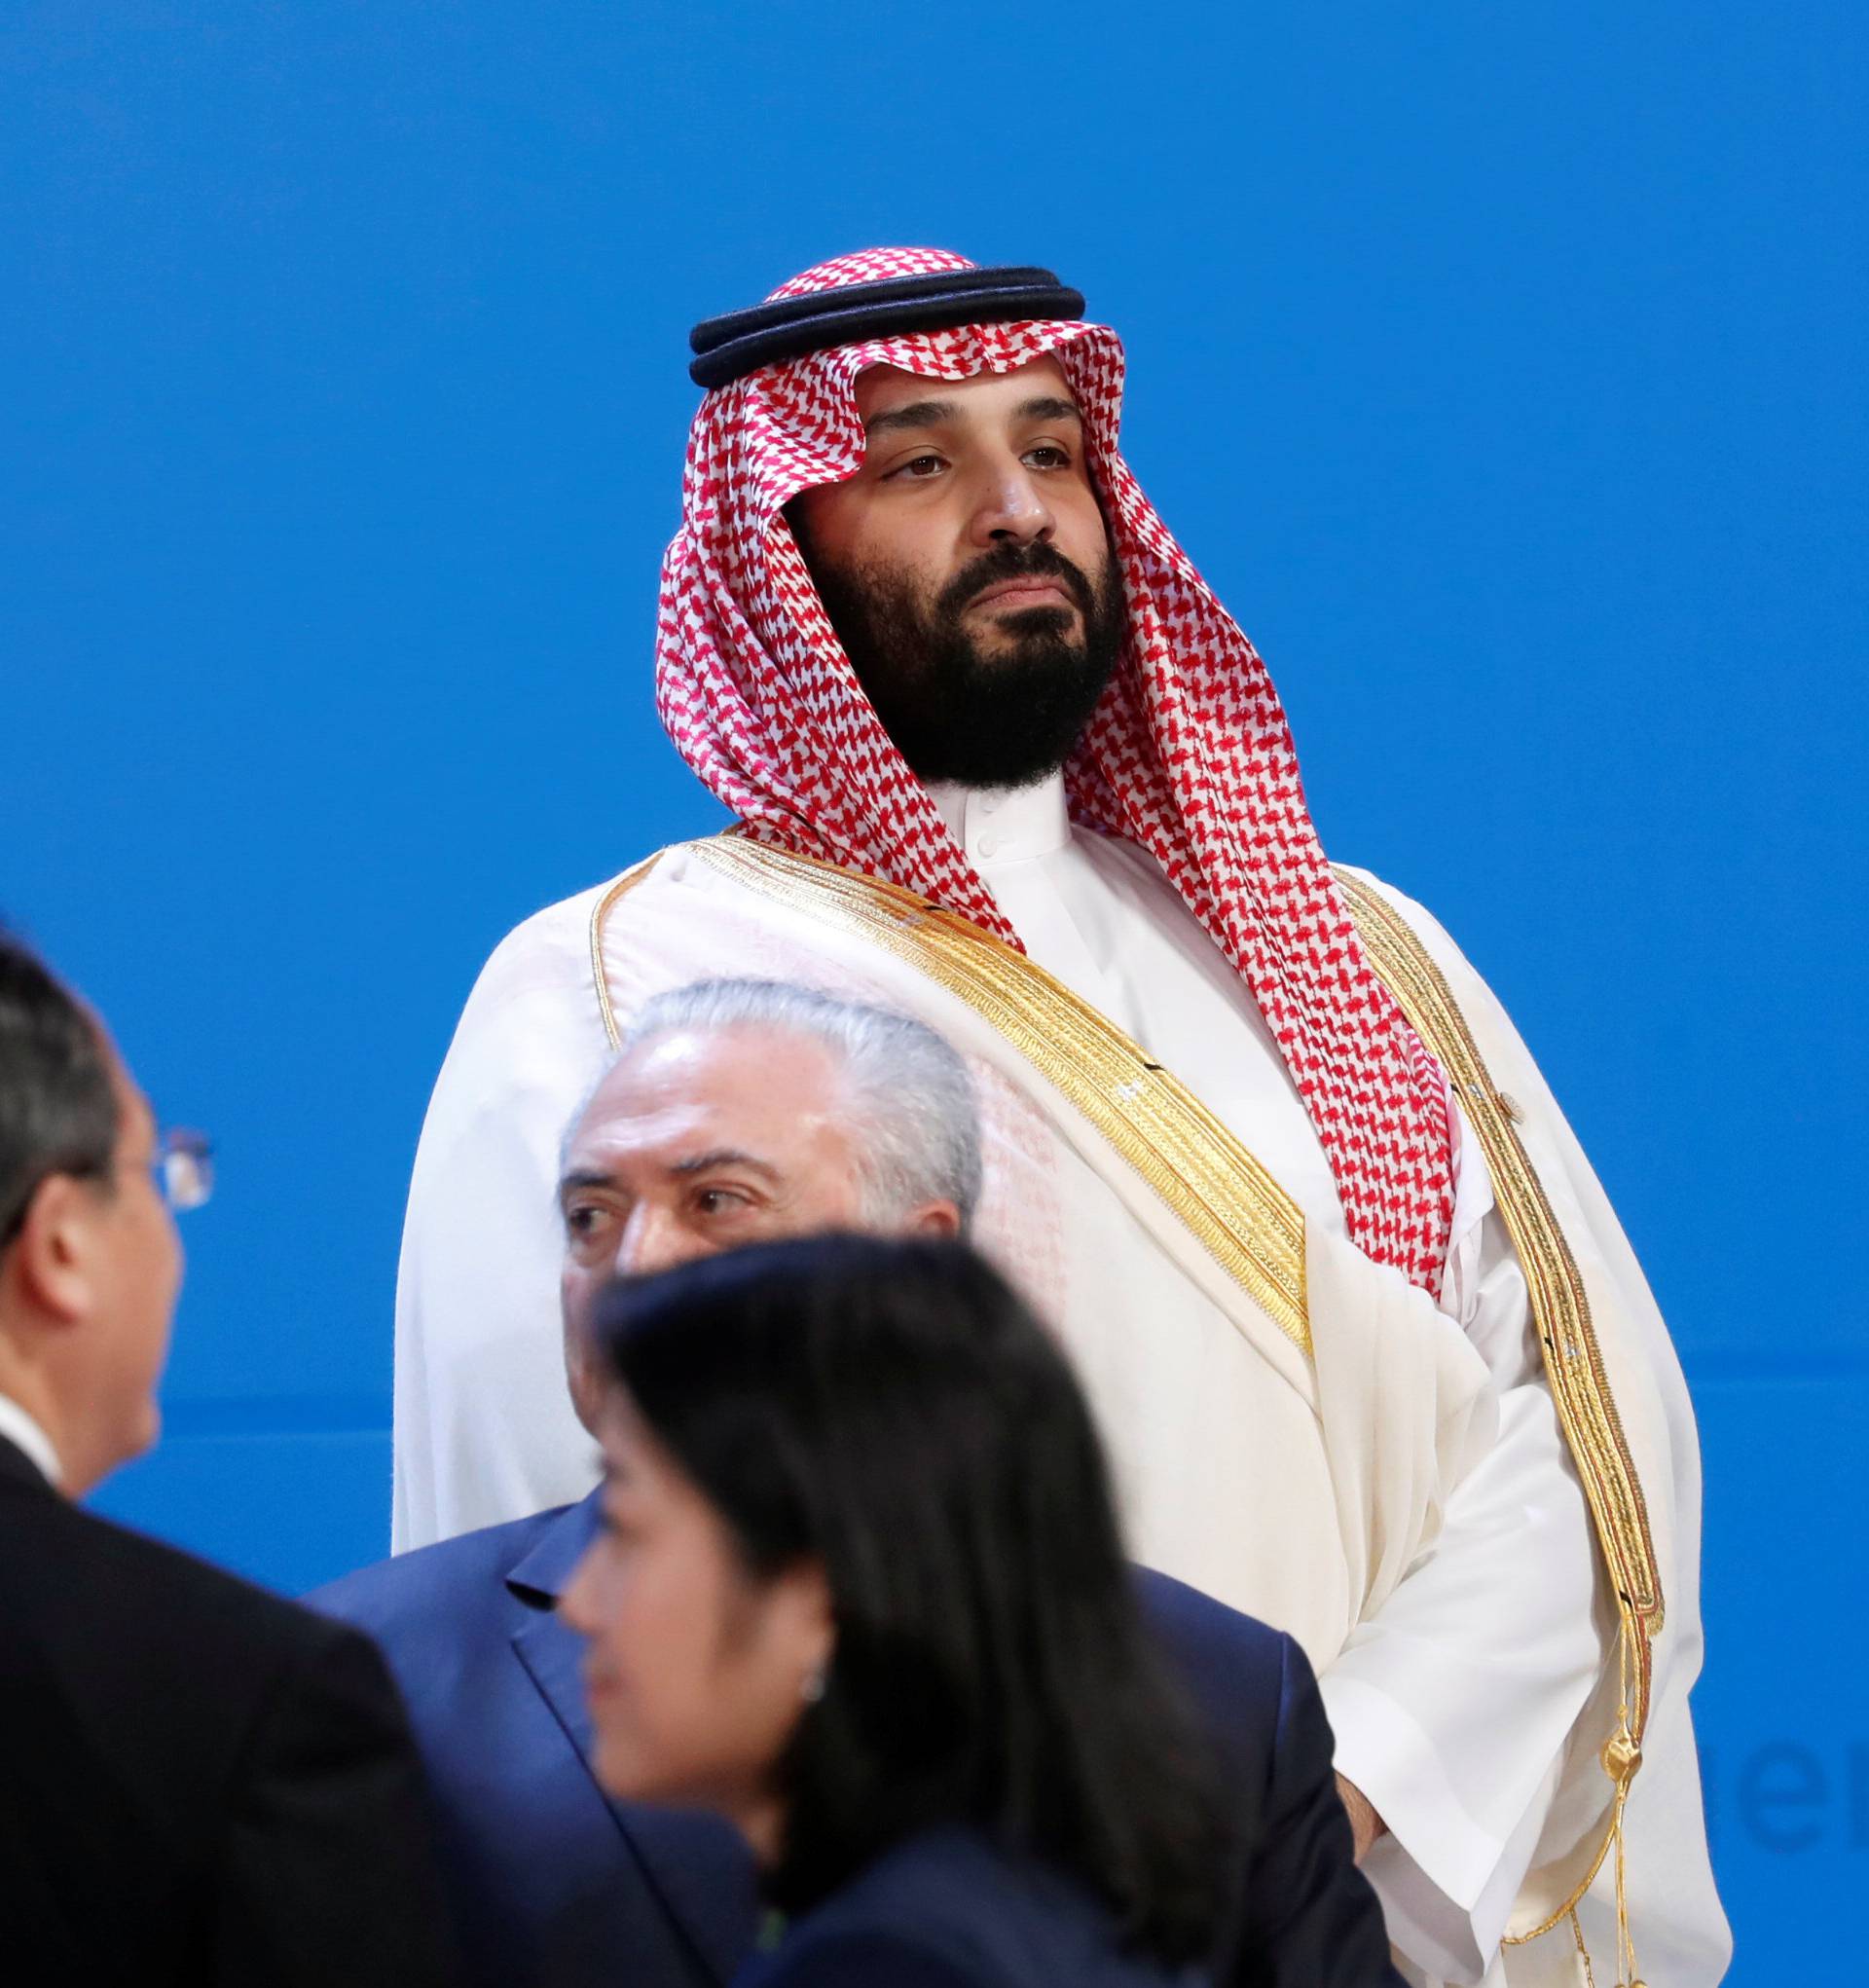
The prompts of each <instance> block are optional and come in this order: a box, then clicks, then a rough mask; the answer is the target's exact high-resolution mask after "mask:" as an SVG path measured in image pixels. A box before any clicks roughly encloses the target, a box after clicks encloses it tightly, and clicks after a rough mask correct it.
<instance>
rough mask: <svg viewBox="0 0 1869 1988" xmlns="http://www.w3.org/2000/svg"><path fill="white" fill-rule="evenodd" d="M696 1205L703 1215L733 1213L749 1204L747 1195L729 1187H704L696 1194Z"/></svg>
mask: <svg viewBox="0 0 1869 1988" xmlns="http://www.w3.org/2000/svg"><path fill="white" fill-rule="evenodd" d="M694 1205H695V1207H696V1208H697V1209H698V1210H699V1211H700V1212H701V1213H702V1214H703V1215H731V1214H736V1213H737V1212H738V1211H739V1210H740V1209H742V1208H744V1207H745V1206H746V1205H747V1197H746V1196H745V1195H737V1194H734V1193H733V1192H732V1191H731V1190H730V1189H728V1188H703V1189H702V1190H701V1191H700V1193H699V1194H697V1195H696V1196H695V1197H694Z"/></svg>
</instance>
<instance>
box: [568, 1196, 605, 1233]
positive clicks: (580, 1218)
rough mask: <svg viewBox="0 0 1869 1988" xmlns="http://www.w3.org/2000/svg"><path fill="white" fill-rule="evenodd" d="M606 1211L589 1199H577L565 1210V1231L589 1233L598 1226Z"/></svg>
mask: <svg viewBox="0 0 1869 1988" xmlns="http://www.w3.org/2000/svg"><path fill="white" fill-rule="evenodd" d="M603 1213H604V1211H603V1209H602V1208H599V1207H596V1206H594V1205H593V1204H592V1203H591V1202H588V1201H576V1202H573V1203H572V1204H571V1206H570V1207H568V1208H567V1209H566V1210H565V1233H566V1234H567V1235H589V1234H591V1233H592V1232H593V1231H594V1230H595V1229H596V1228H597V1225H598V1221H599V1219H600V1218H601V1217H602V1215H603Z"/></svg>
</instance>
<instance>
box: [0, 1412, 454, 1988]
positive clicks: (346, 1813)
mask: <svg viewBox="0 0 1869 1988" xmlns="http://www.w3.org/2000/svg"><path fill="white" fill-rule="evenodd" d="M444 1912H445V1904H444V1901H443V1897H442V1891H441V1884H440V1881H439V1879H438V1878H437V1876H436V1873H435V1867H434V1857H433V1836H432V1828H431V1825H430V1823H429V1820H428V1815H427V1807H426V1801H425V1796H424V1791H423V1789H422V1786H421V1766H420V1763H419V1761H418V1759H417V1755H416V1750H415V1749H414V1747H413V1746H412V1745H411V1744H410V1740H409V1729H408V1724H407V1721H406V1720H405V1718H404V1716H403V1712H402V1707H401V1705H400V1704H399V1702H398V1700H397V1697H396V1692H395V1687H394V1686H393V1684H392V1683H391V1682H390V1680H389V1677H388V1675H387V1673H386V1672H385V1669H384V1665H383V1660H382V1658H381V1657H380V1656H379V1655H378V1653H377V1651H376V1650H375V1649H374V1648H373V1647H372V1645H371V1644H370V1642H369V1641H368V1639H367V1638H363V1637H361V1636H358V1635H356V1634H355V1633H354V1632H353V1631H350V1630H348V1629H345V1628H343V1627H341V1626H340V1625H338V1624H336V1623H334V1622H331V1621H329V1620H328V1619H326V1618H325V1617H322V1616H319V1615H316V1614H313V1613H312V1612H311V1610H310V1609H306V1608H301V1607H299V1606H298V1605H297V1604H296V1603H294V1602H290V1601H280V1600H279V1599H278V1598H277V1597H276V1596H273V1595H268V1594H265V1593H263V1592H262V1591H261V1590H260V1589H258V1588H253V1587H249V1586H248V1585H247V1584H246V1583H245V1582H244V1581H239V1580H237V1579H235V1577H234V1576H233V1575H232V1574H227V1573H222V1572H221V1571H219V1570H218V1569H217V1568H214V1567H210V1566H207V1565H204V1564H203V1563H202V1562H200V1561H197V1560H192V1559H190V1558H189V1556H188V1555H186V1554H183V1553H178V1552H176V1551H175V1550H174V1549H173V1548H171V1547H166V1546H160V1545H158V1544H157V1543H156V1542H155V1541H154V1540H149V1539H144V1538H142V1537H140V1536H139V1535H138V1534H136V1533H134V1532H129V1531H126V1530H125V1529H124V1528H122V1527H118V1526H113V1525H111V1524H109V1523H108V1522H107V1521H105V1520H103V1519H99V1518H95V1517H93V1516H92V1514H91V1513H89V1512H85V1511H81V1510H80V1509H79V1508H78V1507H77V1506H75V1505H73V1504H70V1503H69V1502H67V1500H66V1499H64V1498H63V1497H61V1496H60V1495H59V1494H58V1493H57V1491H55V1490H54V1489H53V1488H52V1487H51V1486H50V1485H49V1484H47V1482H46V1481H45V1479H44V1478H43V1477H42V1476H41V1475H40V1473H39V1471H38V1469H37V1468H36V1467H35V1466H34V1464H33V1463H32V1462H31V1460H30V1459H29V1458H28V1457H27V1456H25V1455H24V1454H22V1453H21V1452H20V1451H19V1450H18V1449H17V1448H16V1447H15V1446H14V1445H13V1444H12V1443H10V1442H7V1441H5V1440H4V1439H0V1977H4V1978H5V1979H6V1980H8V1981H18V1982H20V1983H22V1984H23V1983H26V1982H34V1983H37V1982H48V1983H53V1982H55V1983H57V1984H58V1988H80V1984H83V1988H90V1984H92V1983H99V1984H101V1983H105V1982H108V1983H109V1984H111V1988H121V1984H123V1983H125V1982H131V1983H134V1984H136V1988H171V1984H172V1988H210V1984H216V1983H239V1984H241V1988H312V1984H319V1988H323V1984H330V1988H390V1984H391V1983H395V1984H397V1988H429V1984H431V1983H438V1982H443V1981H450V1980H453V1979H454V1978H455V1975H454V1971H453V1963H452V1960H451V1958H450V1955H451V1951H452V1941H451V1940H450V1938H449V1936H448V1934H447V1930H446V1926H445V1921H444V1917H443V1915H444Z"/></svg>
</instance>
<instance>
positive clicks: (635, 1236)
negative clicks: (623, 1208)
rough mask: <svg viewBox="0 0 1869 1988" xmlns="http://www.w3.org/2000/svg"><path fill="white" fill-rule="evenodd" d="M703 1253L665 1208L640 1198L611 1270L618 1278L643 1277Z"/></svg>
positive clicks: (631, 1212) (671, 1267)
mask: <svg viewBox="0 0 1869 1988" xmlns="http://www.w3.org/2000/svg"><path fill="white" fill-rule="evenodd" d="M702 1254H704V1252H703V1251H702V1249H701V1248H700V1247H699V1246H698V1245H697V1243H696V1241H695V1238H694V1236H693V1235H692V1234H691V1233H689V1232H688V1231H687V1230H685V1229H683V1228H682V1226H681V1224H680V1223H679V1222H678V1221H677V1220H676V1219H675V1217H674V1216H673V1215H671V1214H670V1213H669V1212H668V1211H667V1210H666V1209H662V1208H650V1207H645V1206H644V1205H643V1204H642V1203H641V1201H639V1202H638V1203H637V1205H636V1206H635V1207H634V1208H633V1209H631V1211H630V1219H629V1220H628V1222H626V1223H625V1224H624V1225H623V1233H622V1235H621V1237H620V1238H619V1239H618V1241H617V1245H616V1262H615V1265H614V1269H615V1270H616V1274H617V1275H618V1276H619V1277H646V1276H652V1275H654V1273H655V1272H656V1271H657V1270H674V1268H675V1267H676V1265H677V1264H684V1263H686V1262H688V1261H689V1259H690V1258H692V1257H697V1256H700V1255H702Z"/></svg>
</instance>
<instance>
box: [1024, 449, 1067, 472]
mask: <svg viewBox="0 0 1869 1988" xmlns="http://www.w3.org/2000/svg"><path fill="white" fill-rule="evenodd" d="M1025 460H1027V461H1028V462H1030V463H1031V464H1032V465H1033V466H1034V467H1035V468H1038V469H1069V468H1070V466H1071V454H1070V451H1069V450H1067V449H1060V448H1059V447H1058V445H1057V444H1056V443H1055V442H1041V443H1040V444H1039V446H1038V447H1037V448H1036V449H1028V450H1027V451H1026V452H1025Z"/></svg>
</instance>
